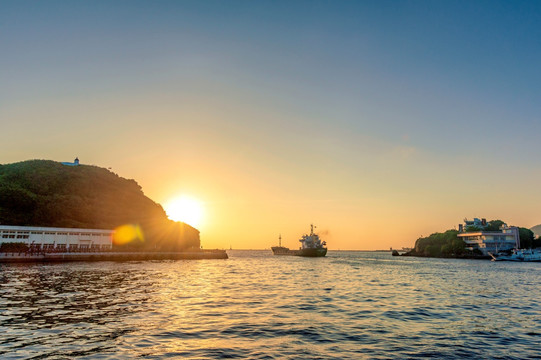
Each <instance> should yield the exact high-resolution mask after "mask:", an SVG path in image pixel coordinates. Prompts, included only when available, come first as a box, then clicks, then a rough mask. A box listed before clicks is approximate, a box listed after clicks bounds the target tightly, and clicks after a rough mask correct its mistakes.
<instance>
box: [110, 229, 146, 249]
mask: <svg viewBox="0 0 541 360" xmlns="http://www.w3.org/2000/svg"><path fill="white" fill-rule="evenodd" d="M135 241H137V242H143V241H145V237H144V235H143V230H142V229H141V227H140V226H139V225H132V224H127V225H121V226H119V227H117V228H116V229H115V232H114V233H113V243H114V244H115V245H125V244H128V243H131V242H135Z"/></svg>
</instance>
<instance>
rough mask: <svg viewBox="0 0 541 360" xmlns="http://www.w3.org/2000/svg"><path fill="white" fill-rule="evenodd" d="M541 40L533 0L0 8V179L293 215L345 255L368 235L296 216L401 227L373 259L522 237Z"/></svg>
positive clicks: (531, 218)
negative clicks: (34, 168) (33, 165)
mask: <svg viewBox="0 0 541 360" xmlns="http://www.w3.org/2000/svg"><path fill="white" fill-rule="evenodd" d="M540 39H541V2H537V1H199V0H198V1H41V2H40V1H0V49H1V50H0V51H1V56H0V121H1V127H2V135H3V136H2V141H1V142H0V154H1V155H0V163H9V162H15V161H20V160H25V159H30V158H52V159H55V160H63V161H68V160H71V158H72V157H74V156H75V155H78V156H79V157H80V158H81V159H82V161H83V162H85V160H86V161H87V162H90V163H94V164H97V165H101V166H105V167H107V166H112V167H113V168H114V169H116V170H117V171H118V172H119V174H120V175H122V176H125V177H133V178H136V179H137V180H138V181H139V182H140V183H141V184H142V185H143V187H144V189H145V191H146V192H147V194H148V195H150V196H151V197H153V198H154V199H155V200H157V201H160V202H163V201H165V200H166V199H167V198H168V196H170V195H171V194H170V192H174V191H175V190H173V189H174V188H175V186H178V187H181V188H183V189H186V191H188V192H191V193H192V194H195V195H197V194H200V195H199V196H201V197H203V198H205V197H206V201H207V202H212V200H211V199H210V198H212V199H215V198H220V199H222V198H224V199H226V198H228V197H227V196H225V195H224V194H226V193H227V194H230V196H231V197H233V198H234V199H235V201H238V202H239V203H244V204H246V203H247V204H248V205H245V206H246V209H245V210H242V209H241V208H240V206H241V205H238V206H239V209H238V211H239V214H244V212H246V213H248V212H250V209H253V208H254V204H253V203H251V202H250V201H252V199H253V197H254V194H257V192H258V191H259V192H260V193H264V194H266V195H261V196H262V199H261V201H260V202H259V203H260V204H261V205H259V206H261V209H260V210H261V213H265V209H268V208H272V209H273V210H275V211H277V212H280V209H279V206H278V205H270V202H269V201H270V200H269V199H282V203H283V202H287V201H286V200H285V199H288V200H291V201H293V202H295V203H296V204H299V203H300V204H302V203H303V202H304V203H305V204H306V206H305V207H304V208H302V207H301V208H300V209H298V211H300V212H301V213H303V214H308V213H309V215H307V219H306V221H308V219H311V220H316V221H320V222H323V223H325V222H331V224H329V225H328V226H329V228H332V229H333V230H334V229H346V228H347V231H346V230H344V233H340V232H339V230H336V231H334V233H338V234H340V236H339V235H336V237H340V238H341V239H342V238H346V237H347V238H351V239H355V240H354V242H352V243H344V244H343V246H342V247H343V248H346V247H349V248H355V247H359V248H367V247H371V246H372V245H371V244H372V243H371V240H370V239H372V238H376V237H378V236H376V235H375V234H376V230H371V231H370V232H369V233H370V235H369V236H368V237H363V234H361V233H356V232H355V230H354V228H353V227H352V228H348V226H346V225H344V224H343V223H341V222H340V221H339V220H336V222H335V223H332V221H334V220H332V219H331V220H329V219H330V218H331V216H330V215H329V214H327V213H325V212H319V210H318V207H320V205H318V206H315V205H314V204H313V203H311V202H310V201H311V200H307V199H311V198H315V199H317V200H318V201H327V202H329V201H331V202H333V204H337V205H333V206H337V208H333V207H332V206H330V205H325V206H326V207H330V208H333V209H335V210H334V213H339V214H340V216H341V217H342V218H343V217H346V214H349V215H348V216H347V219H344V220H343V221H348V223H357V226H358V227H359V228H363V229H368V228H370V227H371V226H372V225H373V226H374V228H378V229H381V226H382V224H384V223H385V219H387V220H388V219H389V218H400V219H403V220H401V221H403V223H402V222H400V221H399V223H400V224H402V225H400V226H401V227H402V232H403V235H401V234H399V233H398V232H392V231H390V230H389V231H388V232H387V233H385V234H383V235H381V236H380V237H379V239H380V240H378V242H377V243H374V245H373V246H374V247H384V246H383V244H385V245H387V243H383V241H387V240H383V239H389V238H393V239H395V240H394V241H398V242H399V243H400V244H402V243H404V245H408V244H409V245H411V243H412V242H413V241H414V238H413V239H412V237H416V236H418V235H420V233H425V234H426V233H427V232H431V231H436V230H441V229H445V228H446V227H449V226H452V225H454V224H456V223H457V222H458V221H460V220H461V219H462V217H464V216H470V217H471V216H484V217H488V218H491V217H494V218H496V217H498V218H504V220H508V221H510V222H514V223H516V224H517V225H522V226H532V225H535V224H537V223H539V222H541V215H540V214H539V213H538V212H537V211H536V209H537V208H538V204H539V202H540V200H541V198H540V197H541V195H538V194H539V193H541V192H539V191H538V189H539V188H538V186H537V184H538V179H539V176H540V175H541V166H540V162H539V153H540V150H541V145H540V142H539V140H538V137H539V136H538V134H539V131H540V130H541V121H540V120H539V114H540V113H541V112H540V110H541V101H540V100H541V99H540V94H541V91H540V83H541V70H540V69H541V68H540V64H541V46H540ZM192 160H193V161H192ZM162 162H163V163H166V164H169V165H173V166H177V167H179V168H182V169H184V170H185V171H184V172H180V171H179V172H174V171H172V170H171V169H169V168H167V166H165V165H162V166H158V165H159V164H162ZM196 163H197V164H196ZM203 163H204V164H207V168H202V167H201V164H203ZM157 164H158V165H157ZM151 169H152V170H151ZM210 169H212V170H210ZM216 172H219V174H220V177H225V178H231V180H230V181H231V184H229V183H226V184H223V183H221V182H218V183H213V182H212V181H211V180H209V178H211V175H212V174H213V173H216ZM193 173H199V174H200V177H201V178H197V177H195V178H190V176H192V175H188V174H193ZM313 174H317V176H314V175H313ZM235 176H243V179H244V180H242V181H247V183H243V185H242V186H239V187H238V188H237V187H236V186H235V185H233V184H236V183H239V182H241V183H242V181H240V180H238V179H236V178H235ZM172 177H174V178H176V179H177V180H175V181H176V182H175V181H173V180H167V179H170V178H172ZM156 178H160V179H161V180H162V183H157V181H156ZM178 178H182V180H178ZM202 178H204V179H205V180H201V179H202ZM246 179H248V180H246ZM269 179H272V181H269ZM202 183H204V184H205V186H206V189H212V190H207V191H208V193H207V194H206V195H205V194H201V193H204V192H205V189H203V185H201V184H202ZM164 184H165V185H164ZM197 184H199V186H200V187H198V185H197ZM252 187H253V188H254V189H258V190H254V191H253V192H252V193H250V192H246V191H245V189H247V188H252ZM164 189H166V190H164ZM220 189H222V190H220ZM220 191H221V192H220ZM231 194H233V195H231ZM267 196H268V198H267ZM496 196H498V197H500V201H499V202H497V201H495V200H494V197H496ZM239 199H240V200H239ZM242 199H244V200H242ZM438 204H446V205H438ZM209 206H212V204H210V205H209ZM440 206H441V207H440ZM367 208H370V209H375V210H373V211H370V210H367ZM383 209H386V210H383ZM389 209H395V210H389ZM449 209H452V210H449ZM243 211H244V212H243ZM435 214H440V215H435ZM216 216H217V217H219V212H217V215H216ZM291 216H292V215H291V214H289V215H288V216H287V217H288V218H291ZM239 217H240V215H239ZM364 219H366V220H364ZM301 220H302V221H305V219H304V218H301V219H299V222H300V221H301ZM215 221H217V220H215ZM273 221H274V222H275V223H280V224H282V225H281V227H287V224H286V222H287V221H286V219H285V218H284V219H282V220H280V219H274V220H273ZM240 223H241V222H240V221H239V224H240ZM254 223H255V224H257V229H258V231H259V230H261V229H264V230H262V231H268V233H269V234H271V233H272V234H273V233H274V232H276V231H275V230H276V229H274V228H273V226H272V224H271V222H269V223H267V222H264V221H261V222H258V221H255V220H254ZM405 223H407V224H409V225H408V226H409V227H408V226H405V225H404V224H405ZM303 225H304V224H303ZM254 227H256V225H254ZM233 228H234V226H233V225H232V229H233ZM296 230H297V229H292V230H291V233H292V235H291V236H293V235H294V234H295V231H296ZM216 232H217V231H216ZM208 233H209V234H213V230H212V229H211V228H210V227H209V229H208ZM212 236H214V235H211V236H210V238H211V240H209V241H210V242H212V241H215V242H216V244H218V245H219V243H218V239H217V237H218V236H217V235H216V240H212V238H213V237H212ZM269 236H270V235H269ZM401 236H403V237H404V238H403V239H402V238H400V239H399V240H396V239H398V238H399V237H401ZM369 238H370V239H369ZM334 241H335V242H339V241H341V240H340V239H334ZM352 241H353V240H352ZM388 241H390V240H388ZM243 244H244V243H243ZM228 245H229V243H227V244H225V245H224V246H228ZM233 245H234V244H233ZM263 245H265V246H266V244H262V246H263ZM379 245H381V246H379ZM390 245H393V244H392V243H391V244H390ZM256 247H257V246H256Z"/></svg>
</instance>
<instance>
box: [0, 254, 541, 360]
mask: <svg viewBox="0 0 541 360" xmlns="http://www.w3.org/2000/svg"><path fill="white" fill-rule="evenodd" d="M229 255H230V259H229V260H202V261H155V262H151V261H149V262H124V263H121V262H120V263H115V262H101V263H69V264H33V265H28V264H27V265H3V266H2V267H1V272H0V285H1V286H0V298H1V303H0V331H1V335H0V356H1V357H2V358H14V359H15V358H33V357H52V358H55V357H56V358H111V359H118V358H134V357H147V358H165V357H179V358H223V357H230V358H262V359H263V358H266V359H272V358H275V359H278V358H298V359H306V358H336V359H345V358H351V359H356V358H408V357H436V358H455V359H459V358H464V357H483V358H487V357H488V358H491V357H508V358H528V357H535V356H539V343H540V342H541V325H540V324H541V306H540V305H539V302H538V299H539V298H541V286H540V285H541V284H540V282H541V281H540V280H539V269H541V264H536V263H524V264H516V263H491V262H488V261H473V260H446V259H417V258H393V257H391V256H390V254H388V253H370V252H332V251H331V252H329V254H328V256H327V257H326V258H319V259H307V258H297V257H275V256H272V255H271V253H270V251H230V252H229Z"/></svg>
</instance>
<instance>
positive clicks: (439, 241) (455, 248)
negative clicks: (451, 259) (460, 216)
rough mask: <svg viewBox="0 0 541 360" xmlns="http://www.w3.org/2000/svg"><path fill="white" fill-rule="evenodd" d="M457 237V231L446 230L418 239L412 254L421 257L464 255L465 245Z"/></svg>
mask: <svg viewBox="0 0 541 360" xmlns="http://www.w3.org/2000/svg"><path fill="white" fill-rule="evenodd" d="M457 235H458V231H457V230H447V231H446V232H444V233H434V234H431V235H430V236H428V237H424V238H419V239H417V241H416V242H415V249H414V252H415V254H417V255H423V256H450V255H462V254H464V253H465V247H466V244H465V243H464V241H463V240H462V239H459V238H458V237H457Z"/></svg>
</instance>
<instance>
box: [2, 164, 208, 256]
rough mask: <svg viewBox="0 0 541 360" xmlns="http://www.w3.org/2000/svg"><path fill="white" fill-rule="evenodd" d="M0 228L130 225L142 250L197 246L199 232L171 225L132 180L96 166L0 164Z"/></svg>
mask: <svg viewBox="0 0 541 360" xmlns="http://www.w3.org/2000/svg"><path fill="white" fill-rule="evenodd" d="M0 224H4V225H26V226H53V227H69V228H96V229H114V228H116V227H117V226H121V225H125V224H134V225H139V226H140V227H141V229H142V232H143V234H144V241H140V242H139V243H138V244H137V246H138V247H140V248H143V249H157V250H182V249H186V248H190V247H196V248H199V246H200V243H199V231H198V230H197V229H194V228H193V227H191V226H189V225H187V224H184V223H179V222H174V221H171V220H169V219H168V218H167V216H166V214H165V211H164V210H163V208H162V207H161V206H160V205H159V204H157V203H155V202H154V201H152V200H151V199H149V198H148V197H146V196H145V195H144V194H143V191H142V190H141V187H140V186H139V185H138V184H137V182H135V181H134V180H128V179H124V178H122V177H119V176H118V175H116V174H114V173H112V172H111V171H109V170H107V169H103V168H100V167H97V166H89V165H79V166H65V165H62V164H61V163H58V162H55V161H47V160H30V161H23V162H19V163H14V164H6V165H0ZM125 246H126V245H125ZM129 246H130V247H133V246H135V244H134V243H131V244H130V245H129Z"/></svg>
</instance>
